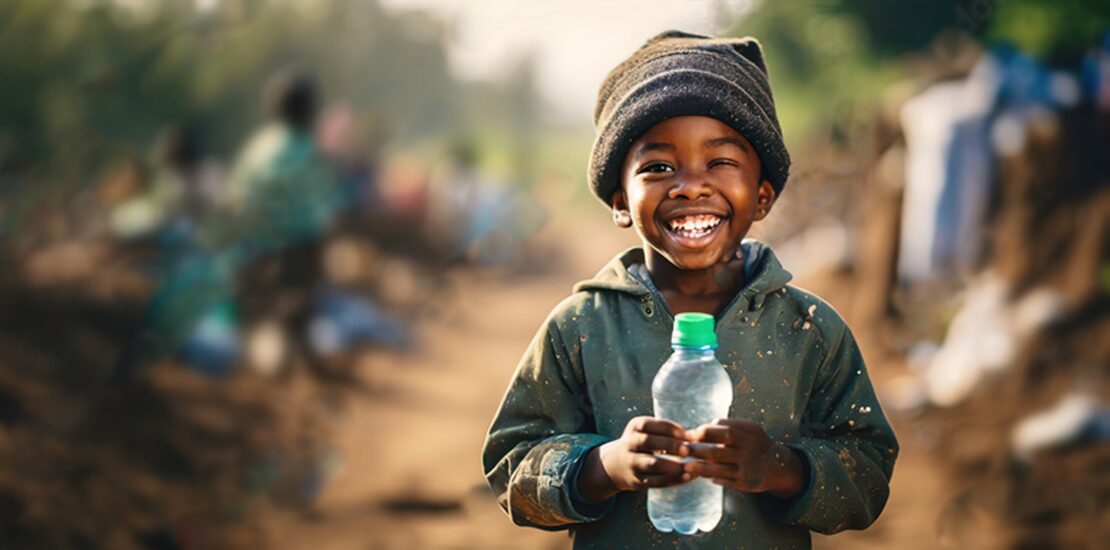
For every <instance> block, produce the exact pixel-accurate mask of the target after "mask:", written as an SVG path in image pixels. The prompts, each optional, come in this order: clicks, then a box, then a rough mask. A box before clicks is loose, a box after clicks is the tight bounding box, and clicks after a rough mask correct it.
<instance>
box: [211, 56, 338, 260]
mask: <svg viewBox="0 0 1110 550" xmlns="http://www.w3.org/2000/svg"><path fill="white" fill-rule="evenodd" d="M263 99H264V104H265V106H266V110H267V114H268V117H269V121H268V122H267V123H266V124H264V125H263V126H262V128H260V129H259V130H258V131H256V132H255V133H254V135H253V136H252V137H251V138H250V139H249V140H248V141H247V144H246V146H244V148H243V150H242V152H241V153H240V154H239V156H238V158H237V160H236V162H235V164H234V168H233V169H232V172H231V176H230V179H229V180H228V184H227V189H226V199H225V200H226V202H227V203H228V206H229V208H230V210H231V211H232V213H233V215H234V218H235V219H234V222H233V223H234V225H235V231H234V232H233V234H234V238H235V239H236V242H235V243H234V246H236V247H237V248H238V249H239V251H240V253H241V254H243V255H244V257H246V258H252V257H254V256H256V255H260V254H266V253H269V252H274V251H277V250H281V249H284V248H287V247H290V246H296V245H304V244H306V243H311V242H312V241H314V240H317V239H319V238H320V237H321V236H322V235H323V234H324V233H325V232H326V231H327V228H328V226H329V224H330V222H331V219H332V217H333V215H334V211H335V208H336V207H337V206H338V205H337V199H338V196H337V193H336V185H337V181H336V174H335V171H334V169H333V167H332V166H331V164H330V163H329V162H328V160H327V158H326V156H325V155H324V154H323V153H322V152H321V151H320V148H319V146H318V144H317V143H316V140H315V136H314V134H313V130H314V128H313V125H314V123H315V122H316V116H317V111H318V109H319V103H320V98H319V90H318V84H317V81H316V78H315V77H314V76H313V75H312V74H310V73H308V72H307V71H304V70H302V69H286V70H284V71H281V72H279V73H278V74H276V75H275V76H274V77H272V78H271V80H270V81H269V82H267V84H266V87H265V92H264V98H263Z"/></svg>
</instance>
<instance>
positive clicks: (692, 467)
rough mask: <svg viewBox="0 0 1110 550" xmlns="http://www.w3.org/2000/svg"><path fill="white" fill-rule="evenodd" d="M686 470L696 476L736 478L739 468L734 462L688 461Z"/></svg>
mask: <svg viewBox="0 0 1110 550" xmlns="http://www.w3.org/2000/svg"><path fill="white" fill-rule="evenodd" d="M686 472H687V473H690V474H693V475H695V476H698V477H712V478H724V479H733V480H734V479H736V477H737V475H738V474H739V470H738V469H737V468H736V465H735V464H715V463H712V462H690V463H688V464H686Z"/></svg>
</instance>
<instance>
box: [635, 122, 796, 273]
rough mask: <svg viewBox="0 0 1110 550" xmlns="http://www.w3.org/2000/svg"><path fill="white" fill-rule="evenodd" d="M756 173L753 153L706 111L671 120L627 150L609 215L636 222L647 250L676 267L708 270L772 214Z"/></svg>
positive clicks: (771, 194)
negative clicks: (707, 114) (755, 226)
mask: <svg viewBox="0 0 1110 550" xmlns="http://www.w3.org/2000/svg"><path fill="white" fill-rule="evenodd" d="M759 176H760V162H759V155H758V154H757V153H756V152H755V149H753V148H752V146H751V144H750V143H748V140H747V139H745V138H744V136H742V135H740V134H739V133H738V132H736V130H733V129H732V127H730V126H728V125H727V124H725V123H723V122H721V121H719V120H717V119H715V118H710V117H705V116H682V117H675V118H670V119H667V120H664V121H663V122H660V123H659V124H656V125H655V126H653V127H652V128H651V129H649V130H648V131H647V132H645V133H644V134H643V135H642V136H640V138H639V139H637V140H636V141H635V142H633V143H632V146H631V147H629V149H628V154H627V156H626V157H625V159H624V168H623V170H622V178H621V179H622V186H621V187H622V189H620V190H618V191H617V192H616V193H615V194H614V195H613V213H614V220H616V222H617V224H618V225H621V226H624V227H628V226H631V225H634V226H635V227H636V232H637V233H639V235H640V238H641V239H643V241H644V243H645V245H647V247H646V248H650V250H645V252H646V253H648V254H651V253H656V254H659V255H662V256H663V258H664V259H666V260H667V261H668V262H670V263H671V264H672V265H674V266H675V267H677V268H679V269H683V270H701V269H706V268H709V267H710V266H713V265H715V264H717V263H722V262H728V261H729V260H731V259H732V258H734V257H735V254H736V249H737V247H738V246H739V245H740V241H741V240H742V239H743V238H744V236H745V235H747V233H748V229H749V228H750V227H751V226H752V222H754V221H756V220H761V219H763V218H764V217H765V216H766V215H767V213H768V212H769V211H770V208H771V204H772V203H773V202H774V200H775V191H774V188H772V187H771V183H770V182H769V181H767V180H762V181H761V180H760V177H759Z"/></svg>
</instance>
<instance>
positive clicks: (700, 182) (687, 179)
mask: <svg viewBox="0 0 1110 550" xmlns="http://www.w3.org/2000/svg"><path fill="white" fill-rule="evenodd" d="M712 193H713V187H712V186H711V185H710V184H709V178H708V177H707V175H706V173H705V172H704V171H700V172H688V173H686V174H682V175H681V177H679V178H678V179H677V180H676V181H675V184H674V187H672V188H671V190H670V191H668V193H667V196H668V197H670V198H672V199H677V198H680V197H681V198H685V199H696V198H698V197H707V196H709V195H711V194H712Z"/></svg>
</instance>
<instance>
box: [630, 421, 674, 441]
mask: <svg viewBox="0 0 1110 550" xmlns="http://www.w3.org/2000/svg"><path fill="white" fill-rule="evenodd" d="M635 420H637V421H638V422H637V425H636V431H639V432H644V433H649V434H656V435H665V436H668V437H673V438H675V439H686V430H684V429H682V426H679V425H678V424H675V423H674V422H671V421H670V420H664V419H662V418H654V417H651V416H641V417H638V418H636V419H635Z"/></svg>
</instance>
